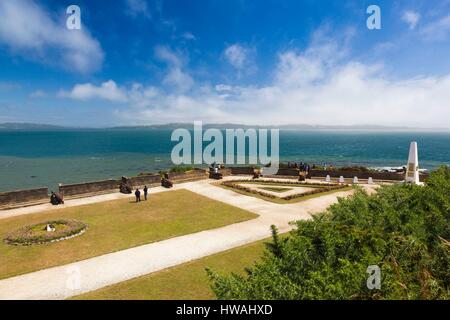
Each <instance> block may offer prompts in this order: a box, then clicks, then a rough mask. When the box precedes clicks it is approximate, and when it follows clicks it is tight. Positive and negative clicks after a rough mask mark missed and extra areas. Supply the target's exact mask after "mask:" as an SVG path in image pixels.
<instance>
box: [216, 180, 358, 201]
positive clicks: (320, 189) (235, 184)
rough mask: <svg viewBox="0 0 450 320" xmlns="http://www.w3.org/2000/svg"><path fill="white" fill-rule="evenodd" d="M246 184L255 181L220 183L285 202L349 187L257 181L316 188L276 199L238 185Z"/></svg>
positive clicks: (271, 195)
mask: <svg viewBox="0 0 450 320" xmlns="http://www.w3.org/2000/svg"><path fill="white" fill-rule="evenodd" d="M248 182H255V181H254V180H232V181H224V182H222V185H223V186H226V187H230V188H232V189H236V190H240V191H244V192H248V193H252V194H256V195H260V196H263V197H267V198H270V199H281V200H285V201H289V200H293V199H297V198H302V197H306V196H310V195H313V194H319V193H324V192H329V191H335V190H339V189H344V188H348V187H349V185H348V184H331V183H323V184H318V183H308V182H297V181H296V182H294V181H286V182H285V181H267V180H266V181H264V180H261V181H257V182H258V183H259V184H267V185H277V184H287V185H292V186H300V187H303V186H315V187H318V188H317V189H314V190H310V191H306V192H303V193H298V194H293V195H290V196H285V197H277V196H275V195H273V194H270V193H266V192H264V191H260V190H255V189H252V188H249V187H245V186H242V185H240V183H248Z"/></svg>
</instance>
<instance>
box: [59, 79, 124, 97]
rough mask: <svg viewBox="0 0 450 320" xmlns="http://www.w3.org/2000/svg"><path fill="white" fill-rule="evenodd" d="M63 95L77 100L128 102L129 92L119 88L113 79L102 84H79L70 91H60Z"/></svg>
mask: <svg viewBox="0 0 450 320" xmlns="http://www.w3.org/2000/svg"><path fill="white" fill-rule="evenodd" d="M60 96H61V97H68V98H72V99H76V100H91V99H104V100H108V101H111V102H127V101H128V97H127V92H126V91H125V90H124V89H122V88H119V87H118V86H117V84H116V83H115V82H114V81H113V80H109V81H106V82H104V83H102V84H101V85H100V86H95V85H93V84H91V83H85V84H77V85H75V86H74V87H73V89H72V90H71V91H70V92H66V91H62V92H60Z"/></svg>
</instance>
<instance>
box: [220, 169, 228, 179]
mask: <svg viewBox="0 0 450 320" xmlns="http://www.w3.org/2000/svg"><path fill="white" fill-rule="evenodd" d="M219 172H220V173H221V174H222V176H223V177H227V176H231V169H230V168H223V169H220V170H219Z"/></svg>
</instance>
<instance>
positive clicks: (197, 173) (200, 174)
mask: <svg viewBox="0 0 450 320" xmlns="http://www.w3.org/2000/svg"><path fill="white" fill-rule="evenodd" d="M167 179H169V180H170V181H172V182H175V183H180V182H189V181H197V180H202V179H208V173H207V171H206V170H203V169H197V168H196V169H193V170H191V171H186V172H169V173H167Z"/></svg>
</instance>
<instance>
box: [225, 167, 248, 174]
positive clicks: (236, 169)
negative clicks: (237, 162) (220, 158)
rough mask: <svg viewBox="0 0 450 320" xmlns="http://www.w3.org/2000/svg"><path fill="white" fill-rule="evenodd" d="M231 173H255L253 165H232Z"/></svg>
mask: <svg viewBox="0 0 450 320" xmlns="http://www.w3.org/2000/svg"><path fill="white" fill-rule="evenodd" d="M230 170H231V175H246V176H248V175H250V176H252V175H253V170H254V169H253V168H252V167H230Z"/></svg>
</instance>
